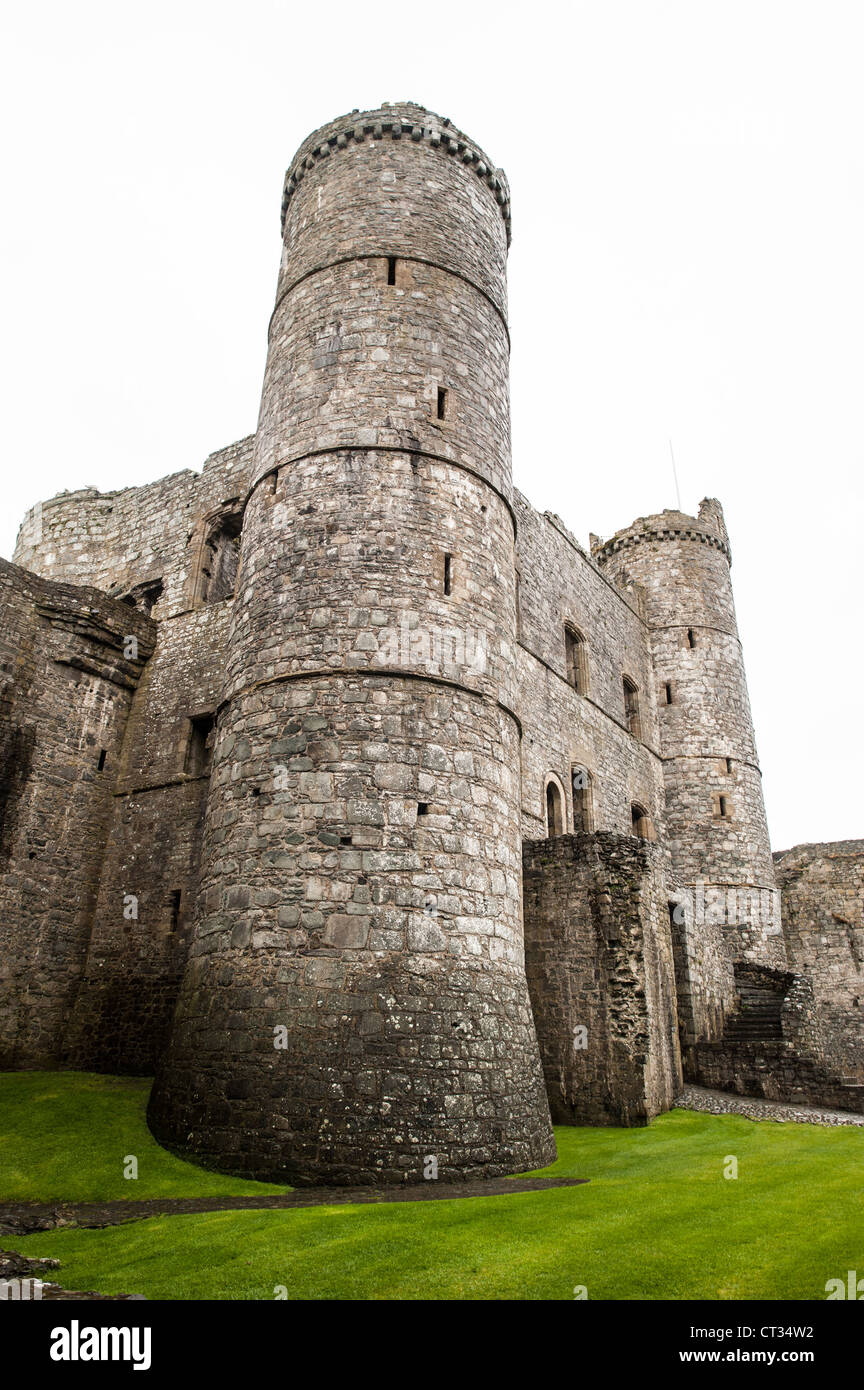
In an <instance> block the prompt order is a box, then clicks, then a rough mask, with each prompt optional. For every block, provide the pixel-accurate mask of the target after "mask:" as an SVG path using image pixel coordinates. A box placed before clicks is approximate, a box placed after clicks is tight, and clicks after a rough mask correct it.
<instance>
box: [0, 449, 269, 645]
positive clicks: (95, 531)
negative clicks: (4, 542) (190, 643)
mask: <svg viewBox="0 0 864 1390" xmlns="http://www.w3.org/2000/svg"><path fill="white" fill-rule="evenodd" d="M251 454H252V438H251V437H250V438H248V439H241V440H240V441H239V442H238V443H236V444H231V445H229V446H228V447H227V448H225V449H220V450H219V451H218V452H217V453H215V454H211V455H210V457H209V458H208V459H207V461H206V462H205V464H204V468H203V470H202V472H201V473H194V472H192V471H191V469H186V470H184V471H183V472H182V473H173V474H171V476H170V477H167V478H161V479H160V480H159V481H158V482H155V483H148V484H146V485H145V486H143V487H129V488H123V489H121V490H120V491H118V492H101V493H100V492H98V491H97V490H96V489H95V488H85V489H82V490H81V491H79V492H71V493H60V494H59V496H57V497H52V498H51V499H50V500H49V501H47V502H40V503H38V504H37V505H36V506H35V507H33V508H31V510H30V511H29V512H28V513H27V516H26V517H25V519H24V521H23V523H22V525H21V529H20V531H19V533H18V540H17V543H16V546H15V554H14V556H13V559H14V561H15V564H17V565H20V566H22V567H23V568H24V569H27V570H30V571H32V572H33V573H34V574H39V575H42V576H43V577H44V578H46V579H55V580H63V581H65V582H67V583H70V584H92V585H94V586H95V587H96V588H98V589H103V590H105V592H106V593H108V592H110V593H111V594H112V595H115V596H120V595H125V596H126V597H127V598H128V599H131V600H135V599H137V600H138V603H139V606H142V605H143V603H144V602H145V598H146V592H145V595H141V594H139V593H136V592H135V591H136V589H137V588H138V586H145V591H146V587H147V586H155V588H156V590H157V591H158V586H159V584H160V583H161V585H162V588H161V593H159V594H158V597H156V599H155V602H154V603H153V606H152V609H148V611H150V612H151V614H152V616H153V617H154V618H163V617H171V616H173V615H174V614H176V613H181V612H184V611H186V610H187V609H189V608H192V607H194V606H195V603H196V584H197V580H198V575H199V571H200V568H201V563H202V550H203V548H204V546H205V544H206V539H207V531H208V521H209V519H210V517H211V516H212V515H213V514H214V513H218V512H219V510H220V508H222V507H224V506H225V505H226V504H227V503H229V502H231V501H235V502H240V503H242V500H243V498H244V497H245V494H246V491H247V489H248V485H249V468H250V463H251Z"/></svg>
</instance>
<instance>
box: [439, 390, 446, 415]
mask: <svg viewBox="0 0 864 1390" xmlns="http://www.w3.org/2000/svg"><path fill="white" fill-rule="evenodd" d="M446 417H447V392H446V390H445V389H444V387H443V386H439V387H438V419H439V420H444V419H446Z"/></svg>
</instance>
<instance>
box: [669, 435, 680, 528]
mask: <svg viewBox="0 0 864 1390" xmlns="http://www.w3.org/2000/svg"><path fill="white" fill-rule="evenodd" d="M669 453H670V454H671V455H672V477H673V478H674V479H675V496H676V497H677V498H678V510H679V512H680V510H681V489H680V487H679V486H678V469H677V468H676V467H675V451H674V449H673V448H672V440H671V439H670V440H669Z"/></svg>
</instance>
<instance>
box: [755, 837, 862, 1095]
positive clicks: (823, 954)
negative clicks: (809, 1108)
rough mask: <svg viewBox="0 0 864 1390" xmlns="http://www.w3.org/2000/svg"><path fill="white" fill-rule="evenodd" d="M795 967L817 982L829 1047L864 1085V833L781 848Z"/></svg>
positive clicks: (843, 1070)
mask: <svg viewBox="0 0 864 1390" xmlns="http://www.w3.org/2000/svg"><path fill="white" fill-rule="evenodd" d="M774 864H775V868H776V872H777V882H778V884H779V886H780V891H781V896H782V899H783V935H784V937H785V940H786V951H787V954H788V958H789V966H790V969H792V970H795V971H797V972H798V973H800V974H803V975H804V976H805V977H806V978H807V979H808V980H809V982H810V985H811V988H812V991H813V996H814V1000H815V1003H816V1005H817V1007H818V1010H819V1014H820V1018H821V1021H822V1029H823V1034H824V1052H825V1056H826V1058H827V1059H828V1061H829V1062H830V1063H831V1065H832V1067H833V1068H834V1070H835V1071H836V1072H837V1073H838V1074H839V1075H841V1076H843V1077H845V1078H848V1079H849V1080H850V1081H854V1082H856V1083H857V1084H859V1085H862V1084H864V840H841V841H839V842H835V843H832V844H824V845H796V847H795V848H794V849H790V850H786V851H785V852H784V853H780V854H775V856H774Z"/></svg>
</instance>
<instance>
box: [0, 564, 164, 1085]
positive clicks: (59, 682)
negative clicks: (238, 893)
mask: <svg viewBox="0 0 864 1390" xmlns="http://www.w3.org/2000/svg"><path fill="white" fill-rule="evenodd" d="M0 603H2V611H3V623H2V629H0V755H2V756H0V766H2V774H0V776H2V780H0V1066H7V1067H8V1066H17V1065H22V1064H24V1065H39V1066H48V1065H52V1064H54V1063H56V1062H57V1060H58V1059H59V1057H60V1054H61V1048H62V1042H63V1036H64V1032H65V1028H66V1025H67V1022H68V1018H69V1014H70V1011H71V1008H72V1004H73V1002H74V999H75V995H76V992H77V989H78V985H79V981H80V978H81V971H82V968H83V963H84V958H85V955H86V951H87V943H88V940H89V934H90V925H91V918H92V912H93V905H94V902H95V897H96V892H97V889H98V883H99V873H100V868H101V859H102V852H103V848H104V844H105V839H106V836H107V834H108V831H109V826H110V822H111V813H112V799H111V785H112V778H113V775H114V768H115V766H116V762H117V758H118V755H119V750H120V747H121V744H122V739H123V733H124V729H125V725H126V720H127V718H128V714H129V708H130V705H131V701H132V698H133V692H134V689H135V686H136V684H137V682H138V679H139V676H140V673H141V670H142V668H143V665H144V662H145V661H146V659H147V657H148V655H149V654H150V652H151V651H152V649H153V641H154V624H153V622H152V621H151V620H150V619H149V618H146V617H145V616H144V615H142V614H139V613H135V612H133V611H131V610H130V609H129V608H127V607H126V606H125V605H124V604H121V603H118V602H116V601H115V600H112V599H108V598H106V596H105V595H104V594H103V593H100V592H99V591H98V590H96V589H93V588H86V587H79V586H73V585H68V584H57V583H52V582H51V581H50V580H44V579H40V578H39V577H38V576H36V575H34V574H28V573H27V572H26V571H24V570H22V569H19V568H18V567H17V566H15V565H10V564H7V563H6V562H5V561H0ZM129 636H132V637H134V639H135V641H136V643H137V652H136V654H135V656H131V655H128V656H127V655H125V654H124V653H125V652H126V650H128V649H129V648H128V640H127V639H128V637H129Z"/></svg>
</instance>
